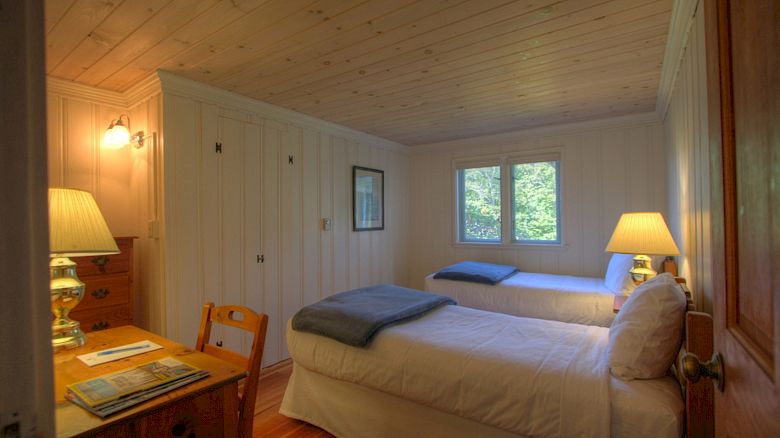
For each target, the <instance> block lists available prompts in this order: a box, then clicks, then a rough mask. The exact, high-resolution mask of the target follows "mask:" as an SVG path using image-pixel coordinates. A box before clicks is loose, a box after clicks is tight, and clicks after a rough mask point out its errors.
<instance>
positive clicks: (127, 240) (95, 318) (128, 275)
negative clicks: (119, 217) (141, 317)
mask: <svg viewBox="0 0 780 438" xmlns="http://www.w3.org/2000/svg"><path fill="white" fill-rule="evenodd" d="M134 238H135V237H115V239H116V244H117V246H119V250H120V251H121V253H119V254H113V255H104V256H89V257H72V258H71V259H72V260H73V261H74V262H76V264H77V265H78V266H77V267H76V273H77V274H78V276H79V279H81V281H83V282H84V284H85V285H86V287H85V290H84V299H82V300H81V303H79V305H78V306H76V308H75V309H73V311H72V312H71V313H70V316H71V318H73V319H75V320H76V321H78V322H80V323H81V329H82V330H84V331H85V332H90V331H93V330H103V329H107V328H111V327H118V326H122V325H128V324H132V323H133V239H134Z"/></svg>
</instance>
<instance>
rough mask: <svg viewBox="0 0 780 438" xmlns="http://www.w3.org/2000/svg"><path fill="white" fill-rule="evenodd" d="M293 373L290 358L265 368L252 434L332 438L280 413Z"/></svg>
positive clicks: (299, 437) (260, 382) (261, 378)
mask: <svg viewBox="0 0 780 438" xmlns="http://www.w3.org/2000/svg"><path fill="white" fill-rule="evenodd" d="M290 374H292V362H291V361H290V360H289V359H288V360H285V361H283V362H280V363H278V364H276V365H273V366H271V367H269V368H266V369H264V370H263V371H262V372H261V373H260V381H259V383H258V387H257V403H256V404H255V422H254V426H253V431H252V435H253V436H255V437H263V438H289V437H295V438H329V437H333V435H331V434H329V433H328V432H325V431H324V430H322V429H320V428H318V427H316V426H312V425H311V424H308V423H304V422H303V421H298V420H294V419H292V418H287V417H285V416H284V415H282V414H280V413H279V406H280V405H281V404H282V397H283V396H284V390H285V389H286V388H287V381H288V380H289V379H290Z"/></svg>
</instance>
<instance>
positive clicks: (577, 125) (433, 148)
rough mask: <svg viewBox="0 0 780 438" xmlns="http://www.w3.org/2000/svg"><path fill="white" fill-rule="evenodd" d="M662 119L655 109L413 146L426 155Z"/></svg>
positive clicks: (646, 123)
mask: <svg viewBox="0 0 780 438" xmlns="http://www.w3.org/2000/svg"><path fill="white" fill-rule="evenodd" d="M660 123H661V119H659V118H658V115H657V114H656V113H655V112H653V111H651V112H646V113H639V114H629V115H625V116H618V117H610V118H606V119H596V120H588V121H583V122H574V123H565V124H557V125H548V126H542V127H539V128H530V129H523V130H520V131H511V132H505V133H502V134H493V135H484V136H479V137H470V138H462V139H457V140H449V141H443V142H437V143H429V144H425V145H420V146H412V147H411V149H412V154H413V155H416V154H425V153H430V152H442V151H449V152H452V151H456V150H459V149H464V148H473V147H474V143H476V142H478V143H479V144H481V145H485V146H492V145H500V144H507V143H515V142H517V141H518V140H526V139H529V138H538V137H545V136H548V135H551V134H556V135H559V134H570V133H575V132H576V133H581V132H586V131H594V130H600V129H610V128H623V127H627V126H638V125H652V124H660Z"/></svg>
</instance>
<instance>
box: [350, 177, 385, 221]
mask: <svg viewBox="0 0 780 438" xmlns="http://www.w3.org/2000/svg"><path fill="white" fill-rule="evenodd" d="M384 229H385V172H384V171H383V170H377V169H369V168H367V167H360V166H352V230H353V231H370V230H384Z"/></svg>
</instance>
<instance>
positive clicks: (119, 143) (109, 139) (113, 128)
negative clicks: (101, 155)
mask: <svg viewBox="0 0 780 438" xmlns="http://www.w3.org/2000/svg"><path fill="white" fill-rule="evenodd" d="M129 143H130V130H129V129H127V126H125V125H124V123H122V120H121V118H120V119H117V120H115V121H113V122H111V125H109V127H108V129H107V130H106V133H105V134H104V135H103V147H105V148H107V149H122V148H123V147H125V146H127V145H128V144H129Z"/></svg>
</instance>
